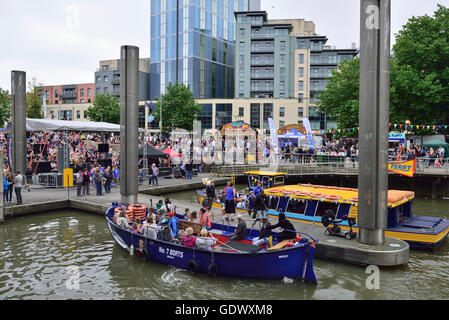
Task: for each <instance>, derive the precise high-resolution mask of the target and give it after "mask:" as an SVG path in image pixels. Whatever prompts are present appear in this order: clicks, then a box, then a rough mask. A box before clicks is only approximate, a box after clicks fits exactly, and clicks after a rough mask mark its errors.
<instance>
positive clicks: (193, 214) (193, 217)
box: [190, 211, 200, 223]
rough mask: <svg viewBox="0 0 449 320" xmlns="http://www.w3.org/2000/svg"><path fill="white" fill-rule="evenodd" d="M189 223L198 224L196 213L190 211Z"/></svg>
mask: <svg viewBox="0 0 449 320" xmlns="http://www.w3.org/2000/svg"><path fill="white" fill-rule="evenodd" d="M190 221H191V222H194V223H200V219H198V212H196V211H192V214H191V216H190Z"/></svg>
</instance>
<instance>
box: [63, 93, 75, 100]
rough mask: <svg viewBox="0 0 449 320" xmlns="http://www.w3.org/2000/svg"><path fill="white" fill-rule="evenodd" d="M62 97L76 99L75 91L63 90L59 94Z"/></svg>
mask: <svg viewBox="0 0 449 320" xmlns="http://www.w3.org/2000/svg"><path fill="white" fill-rule="evenodd" d="M61 98H62V99H76V92H63V93H62V94H61Z"/></svg>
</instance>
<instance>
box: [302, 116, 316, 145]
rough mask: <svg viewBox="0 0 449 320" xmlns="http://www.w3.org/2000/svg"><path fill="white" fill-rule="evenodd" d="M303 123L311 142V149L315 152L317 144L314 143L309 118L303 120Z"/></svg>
mask: <svg viewBox="0 0 449 320" xmlns="http://www.w3.org/2000/svg"><path fill="white" fill-rule="evenodd" d="M302 123H303V124H304V126H305V127H306V133H307V140H308V141H309V148H310V149H312V150H314V149H315V144H314V142H313V136H312V128H311V127H310V122H309V118H302Z"/></svg>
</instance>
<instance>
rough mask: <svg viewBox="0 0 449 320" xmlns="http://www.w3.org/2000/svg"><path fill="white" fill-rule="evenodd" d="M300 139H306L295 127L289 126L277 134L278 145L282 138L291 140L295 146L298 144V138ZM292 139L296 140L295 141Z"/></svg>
mask: <svg viewBox="0 0 449 320" xmlns="http://www.w3.org/2000/svg"><path fill="white" fill-rule="evenodd" d="M301 139H307V136H306V135H304V134H301V133H299V132H298V131H297V130H296V129H295V128H291V129H290V131H288V132H286V133H285V134H281V135H279V136H278V141H279V145H280V142H281V141H282V140H283V141H285V140H292V143H293V144H294V145H295V146H297V145H299V140H301ZM293 140H296V143H295V141H293Z"/></svg>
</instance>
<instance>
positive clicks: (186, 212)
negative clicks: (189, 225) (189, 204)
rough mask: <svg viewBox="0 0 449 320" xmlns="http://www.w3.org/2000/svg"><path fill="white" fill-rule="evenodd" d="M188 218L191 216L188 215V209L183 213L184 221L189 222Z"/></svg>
mask: <svg viewBox="0 0 449 320" xmlns="http://www.w3.org/2000/svg"><path fill="white" fill-rule="evenodd" d="M190 216H191V214H190V209H189V208H187V209H186V210H185V211H184V220H190Z"/></svg>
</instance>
